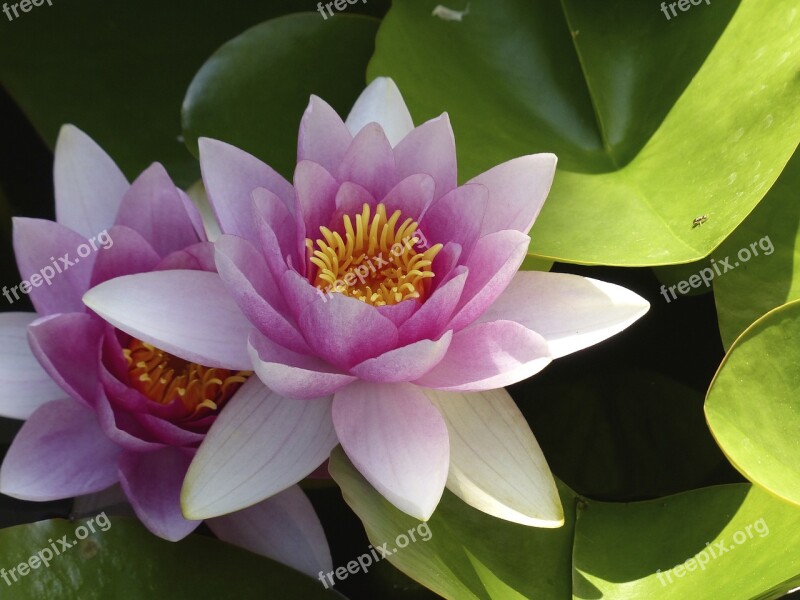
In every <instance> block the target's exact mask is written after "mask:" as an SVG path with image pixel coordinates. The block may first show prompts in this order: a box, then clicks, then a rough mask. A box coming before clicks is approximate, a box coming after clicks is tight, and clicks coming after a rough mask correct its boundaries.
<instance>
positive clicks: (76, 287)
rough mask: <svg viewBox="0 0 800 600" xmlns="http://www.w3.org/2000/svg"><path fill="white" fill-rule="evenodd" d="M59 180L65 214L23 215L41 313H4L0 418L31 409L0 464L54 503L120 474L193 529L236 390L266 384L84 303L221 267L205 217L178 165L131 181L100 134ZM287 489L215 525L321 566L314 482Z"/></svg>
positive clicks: (145, 512)
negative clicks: (103, 289)
mask: <svg viewBox="0 0 800 600" xmlns="http://www.w3.org/2000/svg"><path fill="white" fill-rule="evenodd" d="M54 176H55V177H54V179H55V192H56V214H57V222H52V221H47V220H42V219H15V221H14V250H15V254H16V258H17V264H18V266H19V270H20V274H21V275H22V277H23V279H25V280H27V281H30V282H34V283H33V285H32V286H28V287H29V288H30V289H29V291H30V298H31V301H32V302H33V305H34V307H35V308H36V313H3V314H2V315H0V342H2V344H1V347H2V350H0V383H2V385H0V390H1V391H2V393H1V394H0V414H2V415H3V416H6V417H12V418H18V419H26V422H25V423H24V424H23V426H22V429H21V430H20V432H19V433H18V435H17V436H16V438H15V439H14V441H13V443H12V445H11V447H10V449H9V451H8V453H7V455H6V457H5V460H4V461H3V465H2V468H1V469H0V491H2V492H3V493H5V494H8V495H11V496H14V497H17V498H21V499H25V500H34V501H46V500H54V499H61V498H71V497H76V496H85V495H88V494H93V493H96V492H99V491H101V490H103V489H105V488H109V486H115V485H118V486H119V488H121V490H122V491H123V492H124V495H125V497H126V498H127V500H128V501H129V502H130V504H131V506H132V507H133V509H134V511H135V513H136V515H137V516H138V517H139V518H140V519H141V520H142V522H143V523H144V524H145V525H146V526H147V527H148V528H149V529H150V530H151V531H152V532H153V533H155V534H157V535H159V536H161V537H163V538H166V539H169V540H178V539H181V538H183V537H184V536H186V535H188V534H189V533H190V532H191V531H193V530H194V529H195V528H196V527H197V526H198V525H199V524H200V521H197V520H188V519H186V518H184V516H183V514H182V512H181V507H180V490H181V485H182V483H183V480H184V478H185V475H186V471H187V469H188V466H189V463H190V462H191V460H192V457H193V456H194V454H195V453H196V452H197V447H198V446H199V445H200V443H201V441H202V440H203V438H204V436H205V434H206V432H207V431H208V429H209V427H210V426H211V425H212V423H213V422H214V420H215V419H216V418H217V415H218V413H219V411H220V409H222V408H224V405H225V403H226V402H228V401H229V400H230V399H232V398H237V397H244V396H248V395H250V394H253V393H263V390H264V387H263V386H262V385H261V384H260V383H259V382H258V380H257V379H256V378H255V377H251V371H250V370H249V369H248V370H228V369H224V368H217V367H216V365H210V364H208V365H204V364H197V363H192V362H189V361H186V360H183V359H179V358H177V357H175V356H171V355H169V354H168V353H166V352H164V351H163V350H162V349H160V348H157V347H154V346H152V345H150V344H148V343H147V342H145V341H142V340H139V339H136V338H134V337H131V336H130V335H129V334H127V333H124V332H122V331H119V330H117V329H115V328H114V327H113V326H112V325H110V324H109V323H107V322H105V321H103V320H102V319H101V318H100V317H98V316H97V315H96V314H94V313H92V312H91V311H89V310H88V309H87V308H86V306H85V305H84V304H83V302H82V297H83V295H84V293H85V292H86V291H87V290H89V288H90V287H91V286H93V285H97V284H98V283H102V282H104V281H107V280H110V279H113V278H115V277H119V276H123V275H130V274H132V273H142V272H155V273H162V274H166V275H167V276H170V274H171V273H175V276H176V277H178V278H179V277H180V275H181V274H184V273H187V272H191V273H195V274H200V275H203V276H207V277H211V278H215V279H216V278H217V277H218V276H217V275H216V273H214V272H213V271H214V269H215V266H214V260H213V247H212V245H211V244H210V243H209V242H208V241H207V239H206V234H205V231H204V228H203V225H202V222H201V218H200V214H199V213H198V211H197V209H196V208H195V207H194V206H193V204H192V202H191V201H190V199H189V198H188V197H187V196H186V195H185V194H184V193H183V192H182V191H181V190H180V189H178V188H177V187H176V186H175V185H174V183H173V182H172V181H171V180H170V178H169V176H168V175H167V172H166V171H165V170H164V168H163V167H161V166H160V165H158V164H154V165H152V166H151V167H149V168H148V169H146V170H145V171H144V172H143V173H142V174H141V175H140V176H139V177H138V178H137V179H136V181H134V182H133V184H129V183H128V181H127V180H126V179H125V176H124V175H123V174H122V172H121V171H120V170H119V168H118V167H117V166H116V165H115V164H114V162H113V160H112V159H111V158H110V157H109V156H108V155H107V154H106V153H105V152H104V151H103V150H102V149H101V148H100V147H99V146H98V145H97V144H96V143H95V142H94V141H92V140H91V139H90V138H89V137H88V136H87V135H86V134H84V133H83V132H81V131H80V130H78V129H77V128H75V127H73V126H65V127H64V128H62V130H61V133H60V135H59V138H58V142H57V145H56V152H55V168H54ZM98 234H99V235H98ZM93 239H94V240H100V241H101V244H97V243H96V242H95V243H94V244H93V245H89V242H90V241H91V240H93ZM82 245H84V247H85V248H92V247H93V248H94V249H95V250H94V251H92V252H88V253H87V252H85V251H82V250H80V249H79V248H80V247H81V246H82ZM76 249H77V254H79V255H80V256H78V255H76ZM54 257H60V258H59V265H58V267H59V268H58V271H56V268H55V267H53V266H52V265H54V264H55V263H54ZM176 269H177V270H176ZM42 273H45V274H47V276H48V278H47V281H44V280H43V277H42ZM248 378H249V379H251V381H247V380H248ZM254 390H255V392H254ZM290 483H294V481H292V482H290ZM284 488H286V489H284V490H283V491H282V493H281V494H278V495H276V496H273V497H271V498H270V499H269V500H266V501H264V502H261V503H258V504H256V505H254V506H252V507H249V508H247V509H246V510H243V511H240V512H236V513H234V514H230V515H227V516H225V517H222V518H220V519H212V520H209V521H208V525H209V527H210V528H211V529H212V530H213V531H214V532H215V533H216V534H217V535H218V537H220V538H221V539H223V540H226V541H228V542H231V543H235V544H238V545H240V546H243V547H245V548H248V549H250V550H252V551H255V552H259V553H261V554H265V555H267V556H270V557H272V558H275V559H277V560H280V561H282V562H285V563H287V564H289V565H291V566H293V567H295V568H297V569H300V570H302V571H304V572H307V573H309V574H312V575H316V573H317V571H318V570H319V569H320V568H322V567H326V568H327V567H329V566H330V564H331V558H330V552H329V550H328V546H327V542H326V540H325V535H324V532H323V530H322V526H321V524H320V522H319V519H318V518H317V516H316V514H315V512H314V510H313V507H312V506H311V503H310V502H309V500H308V499H307V498H306V497H305V495H304V494H303V492H302V491H301V490H300V489H299V488H298V487H297V486H292V487H289V484H287V485H286V486H284Z"/></svg>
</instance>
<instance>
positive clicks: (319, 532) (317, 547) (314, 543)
mask: <svg viewBox="0 0 800 600" xmlns="http://www.w3.org/2000/svg"><path fill="white" fill-rule="evenodd" d="M206 524H207V525H208V526H209V528H210V529H211V531H213V532H214V534H215V535H216V536H217V537H218V538H219V539H221V540H223V541H225V542H228V543H231V544H235V545H236V546H239V547H241V548H245V549H246V550H250V551H251V552H255V553H256V554H261V555H262V556H266V557H268V558H271V559H273V560H277V561H278V562H280V563H283V564H284V565H288V566H290V567H292V568H293V569H297V570H298V571H300V572H301V573H305V574H306V575H308V576H309V577H315V578H316V576H317V574H318V573H319V571H330V570H332V569H333V561H332V560H331V551H330V549H329V548H328V541H327V540H326V539H325V531H324V530H323V529H322V524H321V523H320V522H319V517H317V513H316V512H314V507H313V506H312V505H311V502H309V500H308V498H307V497H306V495H305V494H304V493H303V491H302V490H301V489H300V487H298V486H296V485H293V486H292V487H290V488H287V489H285V490H284V491H282V492H281V493H279V494H276V495H274V496H272V497H271V498H267V499H266V500H264V501H263V502H259V503H258V504H255V505H254V506H251V507H250V508H245V509H244V510H240V511H238V512H235V513H231V514H228V515H225V516H224V517H217V518H215V519H209V520H208V521H206Z"/></svg>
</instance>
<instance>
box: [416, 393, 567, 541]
mask: <svg viewBox="0 0 800 600" xmlns="http://www.w3.org/2000/svg"><path fill="white" fill-rule="evenodd" d="M424 391H425V393H426V394H427V395H428V397H429V398H430V399H431V402H433V404H434V405H435V406H436V407H437V408H438V409H439V411H440V412H441V413H442V416H443V417H444V420H445V422H446V423H447V430H448V433H449V435H450V471H449V475H448V478H447V489H449V490H450V491H451V492H453V493H454V494H456V495H457V496H458V497H459V498H461V499H462V500H463V501H464V502H466V503H467V504H469V505H470V506H474V507H475V508H477V509H478V510H481V511H483V512H485V513H488V514H490V515H493V516H495V517H499V518H500V519H505V520H506V521H512V522H514V523H520V524H522V525H531V526H533V527H560V526H561V525H563V524H564V511H563V508H562V506H561V501H560V499H559V495H558V490H557V489H556V484H555V480H554V479H553V475H552V474H551V473H550V469H549V467H548V466H547V461H545V458H544V455H543V454H542V450H541V448H539V444H538V443H537V442H536V438H534V437H533V433H532V432H531V429H530V427H529V426H528V423H527V422H526V421H525V417H523V416H522V413H521V412H520V411H519V409H518V408H517V405H516V404H514V401H513V400H512V399H511V396H509V395H508V392H506V391H505V390H504V389H497V390H491V391H488V392H472V393H464V392H440V391H437V390H430V389H426V390H424Z"/></svg>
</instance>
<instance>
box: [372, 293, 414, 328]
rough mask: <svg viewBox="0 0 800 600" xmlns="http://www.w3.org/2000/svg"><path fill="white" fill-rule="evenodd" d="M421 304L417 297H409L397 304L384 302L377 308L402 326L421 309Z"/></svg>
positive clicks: (397, 325)
mask: <svg viewBox="0 0 800 600" xmlns="http://www.w3.org/2000/svg"><path fill="white" fill-rule="evenodd" d="M420 306H421V304H420V303H419V302H417V301H416V300H415V299H413V298H409V299H407V300H403V301H402V302H398V303H397V304H384V305H383V306H376V307H375V308H376V309H377V310H378V314H380V315H381V316H382V317H386V318H387V319H389V320H390V321H391V322H392V323H394V324H395V326H396V327H400V326H401V325H402V324H403V323H405V322H406V321H408V319H410V318H411V316H412V315H413V314H414V313H416V312H417V310H419V308H420Z"/></svg>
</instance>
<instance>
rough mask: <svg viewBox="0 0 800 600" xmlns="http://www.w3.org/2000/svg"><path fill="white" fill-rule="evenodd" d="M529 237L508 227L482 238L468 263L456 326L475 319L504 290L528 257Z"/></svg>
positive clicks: (454, 323)
mask: <svg viewBox="0 0 800 600" xmlns="http://www.w3.org/2000/svg"><path fill="white" fill-rule="evenodd" d="M529 244H530V238H529V237H528V236H527V235H525V234H523V233H520V232H518V231H515V230H513V229H509V230H507V231H498V232H497V233H490V234H489V235H487V236H486V237H482V238H481V239H479V240H478V242H477V243H476V244H475V248H474V250H473V251H472V254H471V255H470V256H469V258H468V259H467V262H466V267H467V269H469V274H468V276H467V283H466V285H465V286H464V291H463V293H462V294H461V299H460V300H459V305H458V308H457V309H456V312H455V316H454V317H453V320H452V321H451V323H450V327H451V328H453V329H456V330H458V329H462V328H464V327H466V326H467V325H469V324H470V323H472V322H473V321H475V319H477V318H478V317H479V316H481V314H483V312H484V311H485V310H486V309H487V308H488V307H489V306H490V305H491V304H492V302H494V301H495V300H496V299H497V297H498V296H499V295H500V294H502V293H503V290H504V289H506V286H508V284H509V283H510V282H511V280H512V279H513V277H514V275H515V274H516V272H517V269H519V266H520V265H521V264H522V261H523V260H524V259H525V256H526V254H527V252H528V245H529Z"/></svg>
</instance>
